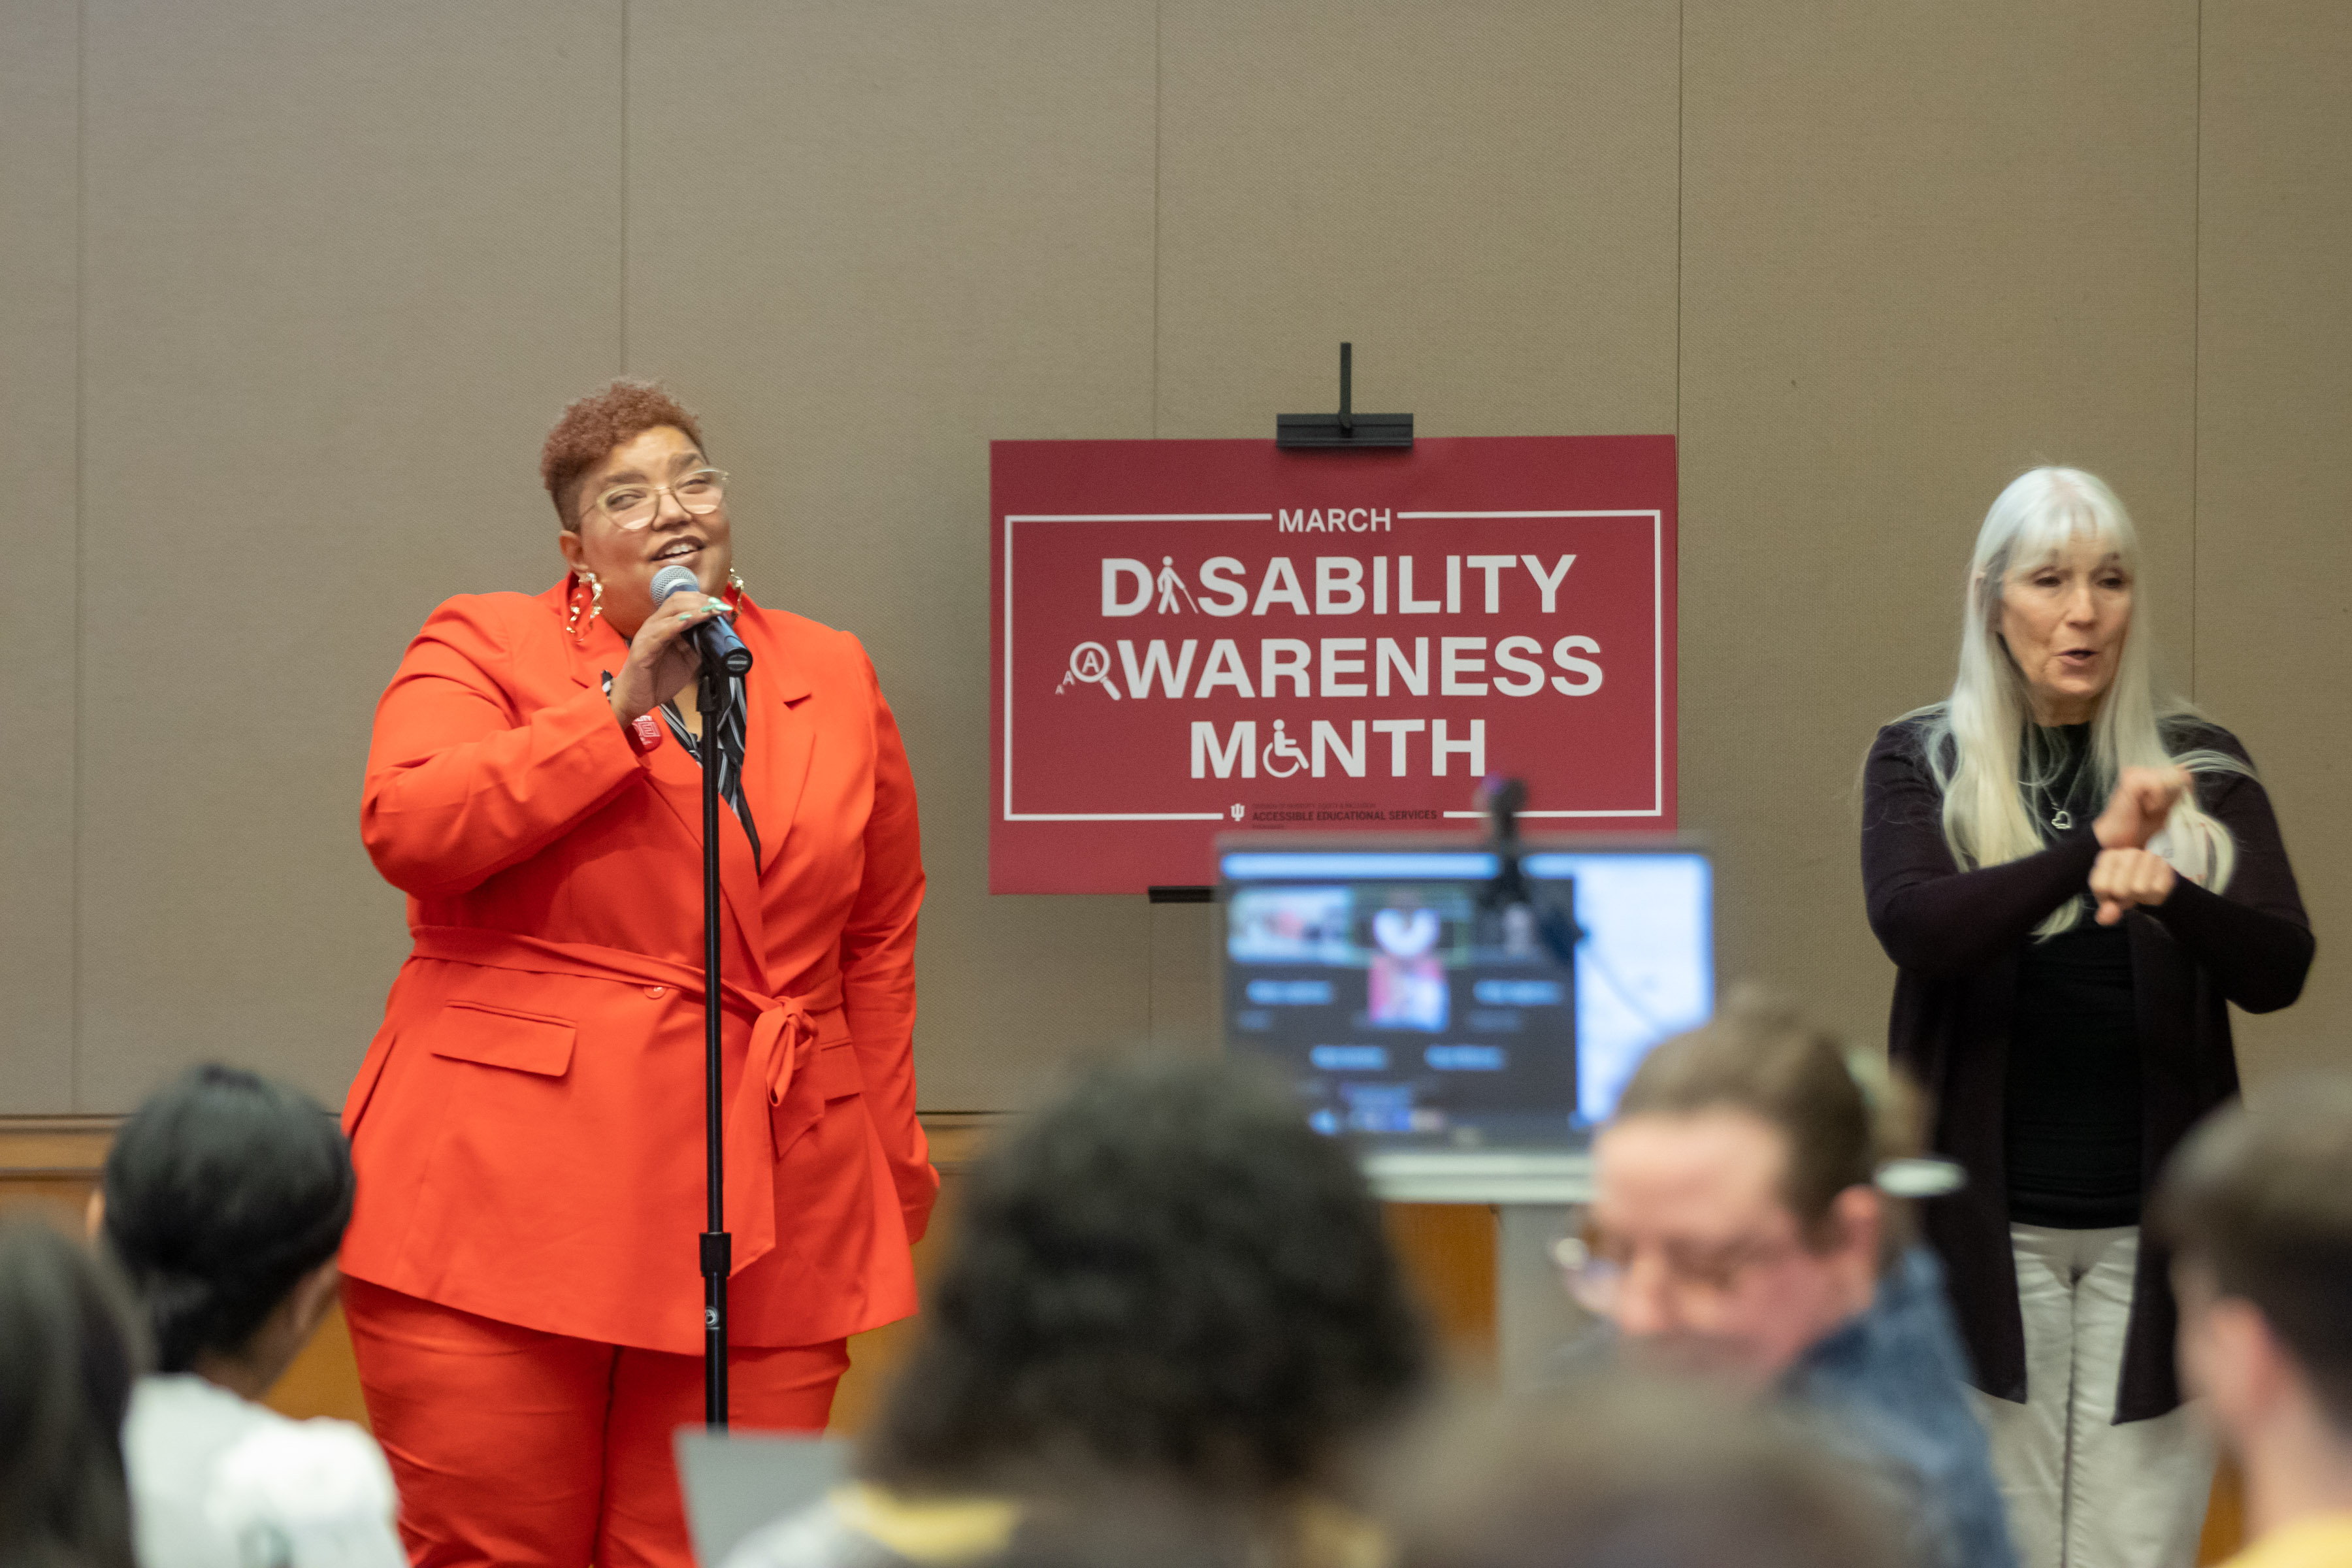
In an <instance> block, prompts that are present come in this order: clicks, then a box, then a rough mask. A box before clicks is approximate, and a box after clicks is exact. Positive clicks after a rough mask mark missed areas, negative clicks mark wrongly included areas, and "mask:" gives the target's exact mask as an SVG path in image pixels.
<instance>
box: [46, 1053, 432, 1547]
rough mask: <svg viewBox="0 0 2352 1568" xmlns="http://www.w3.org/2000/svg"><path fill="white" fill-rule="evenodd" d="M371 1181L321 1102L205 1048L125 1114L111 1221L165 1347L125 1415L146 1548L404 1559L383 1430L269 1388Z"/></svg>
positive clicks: (313, 1315) (114, 1243) (308, 1325)
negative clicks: (301, 1417)
mask: <svg viewBox="0 0 2352 1568" xmlns="http://www.w3.org/2000/svg"><path fill="white" fill-rule="evenodd" d="M356 1187H357V1182H356V1180H355V1178H354V1177H353V1175H352V1155H351V1149H350V1146H349V1145H348V1144H346V1143H345V1142H344V1141H343V1135H342V1132H341V1130H340V1129H338V1128H337V1127H336V1126H335V1121H334V1118H333V1117H332V1116H331V1115H330V1114H329V1113H328V1111H327V1110H326V1109H325V1108H324V1107H323V1106H321V1105H320V1104H319V1103H318V1102H317V1101H315V1100H311V1099H310V1096H308V1095H306V1094H302V1093H300V1092H299V1091H297V1090H295V1089H289V1088H287V1087H285V1086H284V1085H282V1084H276V1083H272V1082H270V1081H269V1080H268V1079H264V1078H260V1077H257V1075H255V1074H253V1073H249V1072H246V1071H243V1070H242V1069H240V1068H229V1067H220V1066H205V1067H198V1068H191V1069H190V1070H189V1071H188V1072H186V1073H184V1074H183V1075H182V1076H181V1077H180V1079H178V1080H177V1081H175V1082H173V1084H171V1085H169V1086H168V1087H166V1088H165V1089H162V1090H161V1091H159V1092H158V1093H156V1094H155V1095H154V1096H153V1097H152V1098H151V1099H149V1100H147V1102H146V1103H145V1104H143V1105H142V1106H141V1107H140V1108H139V1110H138V1111H137V1112H136V1113H135V1114H134V1115H132V1117H131V1120H130V1121H127V1122H125V1123H124V1124H123V1127H122V1131H121V1132H120V1133H118V1134H116V1136H115V1140H114V1147H113V1148H112V1149H110V1150H109V1151H108V1152H107V1156H106V1174H105V1179H104V1182H103V1184H102V1185H101V1186H100V1189H99V1194H98V1197H97V1199H96V1201H95V1203H94V1205H93V1207H94V1209H95V1211H96V1212H95V1217H96V1219H97V1222H98V1224H97V1229H98V1232H99V1235H100V1240H101V1241H102V1243H103V1244H104V1247H105V1250H106V1252H107V1253H108V1255H109V1256H110V1257H111V1258H113V1259H114V1260H115V1262H116V1263H117V1264H118V1265H120V1266H121V1269H122V1272H123V1274H124V1275H125V1276H126V1277H127V1278H128V1279H129V1280H130V1281H131V1288H132V1289H133V1291H134V1292H135V1293H136V1295H137V1297H138V1299H139V1302H140V1305H141V1306H142V1307H143V1308H144V1309H145V1310H146V1318H147V1327H148V1331H149V1332H150V1333H151V1335H152V1338H153V1341H154V1347H155V1373H154V1374H153V1375H152V1376H149V1377H143V1378H142V1379H140V1380H139V1386H138V1389H137V1391H136V1392H135V1393H134V1394H133V1395H132V1397H131V1416H130V1420H129V1422H128V1423H127V1424H126V1425H125V1426H124V1428H123V1448H124V1457H125V1458H126V1460H127V1462H128V1464H129V1467H130V1473H131V1504H132V1514H133V1517H134V1519H135V1521H136V1522H137V1525H138V1545H139V1561H140V1563H141V1568H233V1565H235V1564H239V1563H249V1562H257V1561H259V1562H268V1563H279V1564H283V1565H284V1568H400V1565H401V1564H402V1563H404V1562H406V1560H407V1559H406V1555H405V1553H404V1552H402V1551H401V1546H400V1538H399V1536H398V1535H397V1534H396V1533H395V1532H394V1529H393V1516H394V1513H395V1512H396V1511H397V1510H398V1507H399V1499H398V1497H397V1495H396V1494H395V1493H394V1490H393V1484H392V1474H391V1472H390V1471H389V1470H388V1469H386V1468H385V1466H384V1462H383V1452H382V1451H381V1450H380V1449H378V1448H377V1447H376V1446H375V1443H374V1440H373V1439H372V1438H371V1437H369V1436H368V1435H367V1434H366V1433H365V1432H362V1431H361V1430H360V1429H359V1428H358V1427H357V1426H352V1424H351V1423H349V1422H347V1421H331V1420H325V1419H320V1420H315V1421H290V1420H289V1419H287V1418H286V1417H285V1416H283V1415H278V1414H277V1413H276V1412H274V1411H271V1410H269V1409H267V1408H265V1407H264V1406H263V1405H261V1404H260V1400H261V1398H262V1396H263V1395H264V1394H268V1392H269V1389H270V1386H271V1385H272V1384H275V1383H277V1381H278V1378H279V1377H280V1376H282V1375H283V1374H284V1373H285V1371H286V1369H287V1367H288V1366H289V1365H291V1364H292V1363H293V1361H294V1358H295V1356H297V1355H298V1354H299V1353H300V1352H301V1350H302V1347H303V1346H304V1345H305V1344H307V1343H309V1342H310V1336H311V1335H312V1333H314V1332H315V1331H317V1329H318V1327H319V1324H320V1321H322V1320H324V1318H325V1317H326V1315H327V1312H328V1310H330V1309H331V1307H332V1306H333V1305H334V1300H335V1285H336V1281H337V1279H338V1276H337V1273H336V1270H335V1249H336V1248H337V1247H340V1246H341V1244H342V1239H343V1226H345V1224H346V1223H348V1222H349V1221H350V1219H351V1215H352V1193H353V1191H354V1190H355V1189H356Z"/></svg>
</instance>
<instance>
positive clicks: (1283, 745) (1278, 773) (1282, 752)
mask: <svg viewBox="0 0 2352 1568" xmlns="http://www.w3.org/2000/svg"><path fill="white" fill-rule="evenodd" d="M1277 759H1280V760H1283V761H1286V762H1287V763H1289V764H1290V765H1289V766H1288V767H1286V768H1277V767H1276V766H1275V765H1274V764H1275V763H1276V760H1277ZM1258 765H1259V766H1260V767H1263V768H1264V769H1265V772H1266V776H1267V777H1268V778H1277V779H1286V778H1288V777H1289V776H1290V775H1291V774H1293V773H1297V771H1298V770H1299V769H1301V768H1303V767H1305V766H1306V765H1307V753H1306V752H1302V751H1300V750H1299V749H1298V742H1296V741H1294V740H1292V739H1291V738H1290V736H1289V734H1288V733H1287V732H1286V731H1285V730H1284V729H1283V721H1281V720H1279V719H1276V721H1274V739H1273V740H1271V741H1268V742H1266V743H1265V752H1262V753H1261V754H1260V756H1259V758H1258Z"/></svg>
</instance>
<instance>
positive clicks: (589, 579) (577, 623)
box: [563, 572, 604, 644]
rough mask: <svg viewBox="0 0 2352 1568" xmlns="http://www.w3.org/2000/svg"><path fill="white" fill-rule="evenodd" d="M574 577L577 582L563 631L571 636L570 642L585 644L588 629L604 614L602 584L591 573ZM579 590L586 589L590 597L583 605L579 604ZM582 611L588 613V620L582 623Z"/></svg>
mask: <svg viewBox="0 0 2352 1568" xmlns="http://www.w3.org/2000/svg"><path fill="white" fill-rule="evenodd" d="M574 575H575V576H576V577H577V579H578V582H577V584H576V585H575V586H574V587H573V588H572V614H571V615H570V616H566V617H565V618H564V622H563V629H564V630H566V631H568V632H570V633H571V634H572V641H574V642H576V643H581V644H585V643H586V642H587V640H588V631H589V628H590V627H592V626H594V625H595V624H596V617H597V616H601V615H603V614H604V584H602V583H600V582H598V581H597V580H596V574H594V573H593V572H581V573H577V574H574ZM581 588H586V589H587V590H588V592H589V595H590V597H589V599H588V602H587V603H586V604H585V605H583V604H582V603H581V602H580V589H581ZM583 609H585V610H586V611H587V612H588V618H587V619H586V620H584V621H583V620H582V619H581V618H580V612H581V611H582V610H583Z"/></svg>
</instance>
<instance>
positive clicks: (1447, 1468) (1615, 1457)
mask: <svg viewBox="0 0 2352 1568" xmlns="http://www.w3.org/2000/svg"><path fill="white" fill-rule="evenodd" d="M1416 1459H1417V1462H1416V1464H1415V1466H1414V1468H1413V1470H1412V1472H1411V1473H1410V1474H1409V1475H1408V1477H1407V1479H1406V1480H1405V1481H1404V1483H1403V1486H1402V1490H1403V1491H1404V1493H1405V1500H1404V1501H1403V1503H1402V1507H1401V1509H1400V1510H1399V1512H1400V1514H1401V1516H1402V1517H1401V1520H1400V1523H1399V1529H1400V1533H1401V1536H1402V1540H1401V1542H1400V1548H1401V1551H1400V1564H1401V1568H1724V1565H1725V1564H1728V1563H1737V1564H1739V1565H1740V1568H1897V1565H1898V1564H1901V1563H1905V1562H1906V1558H1905V1556H1904V1549H1903V1548H1902V1547H1901V1545H1900V1544H1899V1542H1900V1539H1901V1538H1900V1536H1899V1535H1898V1534H1897V1533H1896V1531H1895V1527H1894V1523H1893V1521H1891V1520H1889V1519H1888V1518H1887V1517H1886V1514H1885V1510H1884V1508H1883V1506H1882V1500H1881V1499H1880V1498H1879V1497H1878V1496H1877V1495H1876V1494H1875V1493H1874V1492H1872V1491H1871V1490H1870V1489H1869V1487H1868V1485H1867V1484H1866V1483H1865V1481H1864V1479H1863V1478H1861V1477H1860V1476H1858V1475H1856V1474H1855V1473H1853V1472H1852V1471H1851V1470H1849V1469H1848V1468H1846V1467H1844V1466H1843V1465H1841V1464H1839V1463H1837V1462H1836V1461H1834V1460H1832V1458H1829V1457H1827V1456H1826V1455H1823V1454H1822V1453H1820V1452H1817V1451H1816V1450H1814V1449H1812V1448H1811V1447H1807V1446H1805V1445H1804V1444H1803V1443H1801V1441H1800V1440H1799V1439H1798V1437H1797V1436H1795V1435H1794V1434H1793V1433H1791V1432H1790V1431H1789V1430H1787V1429H1785V1428H1783V1427H1780V1426H1775V1425H1772V1424H1770V1423H1769V1421H1768V1418H1767V1417H1766V1416H1765V1415H1764V1414H1763V1413H1762V1412H1761V1411H1759V1410H1757V1409H1754V1408H1738V1407H1732V1406H1728V1405H1725V1404H1723V1403H1722V1402H1721V1401H1720V1400H1719V1399H1717V1398H1712V1397H1709V1396H1707V1395H1706V1394H1702V1393H1700V1392H1698V1391H1696V1390H1694V1389H1692V1388H1691V1387H1689V1386H1688V1385H1685V1384H1656V1383H1653V1382H1650V1381H1647V1380H1643V1379H1632V1378H1603V1379H1597V1380H1593V1381H1591V1382H1587V1383H1581V1384H1576V1385H1574V1386H1573V1387H1571V1388H1570V1389H1568V1390H1564V1391H1560V1392H1558V1393H1553V1394H1546V1395H1544V1396H1542V1397H1541V1398H1538V1399H1533V1400H1528V1401H1524V1402H1515V1403H1513V1404H1509V1405H1498V1406H1491V1407H1488V1408H1486V1409H1483V1410H1480V1411H1477V1412H1475V1413H1473V1414H1471V1415H1467V1416H1465V1417H1458V1418H1456V1419H1455V1420H1454V1421H1453V1422H1452V1423H1450V1424H1448V1425H1447V1426H1445V1427H1444V1428H1441V1429H1440V1430H1439V1431H1438V1432H1437V1433H1435V1434H1434V1435H1433V1439H1432V1440H1431V1441H1430V1442H1428V1443H1427V1444H1426V1445H1425V1446H1424V1447H1422V1448H1421V1449H1420V1451H1419V1452H1418V1454H1417V1456H1416Z"/></svg>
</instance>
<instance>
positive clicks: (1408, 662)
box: [989, 436, 1675, 893]
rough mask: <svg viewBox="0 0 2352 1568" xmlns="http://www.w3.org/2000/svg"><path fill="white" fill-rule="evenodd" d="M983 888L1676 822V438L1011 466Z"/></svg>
mask: <svg viewBox="0 0 2352 1568" xmlns="http://www.w3.org/2000/svg"><path fill="white" fill-rule="evenodd" d="M989 466H990V510H991V513H992V516H991V521H990V542H991V544H992V552H991V560H992V566H991V569H990V576H991V581H992V590H993V591H992V604H993V605H994V612H995V613H994V619H993V623H992V634H991V647H992V654H993V660H992V663H993V666H994V669H995V672H996V675H995V690H994V696H993V700H992V703H991V706H990V733H991V739H992V742H993V747H992V759H993V763H994V766H995V771H996V777H995V778H993V779H992V781H991V783H992V787H991V795H992V809H991V813H990V824H989V889H990V890H991V891H992V892H999V893H1111V892H1138V891H1140V890H1142V889H1145V888H1147V887H1150V886H1153V885H1162V886H1166V885H1199V884H1203V883H1207V882H1211V881H1213V880H1214V879H1215V877H1214V872H1213V866H1212V859H1213V855H1212V841H1213V838H1214V837H1215V836H1216V835H1217V834H1218V833H1220V832H1224V831H1230V830H1233V829H1235V828H1246V827H1278V828H1286V829H1297V828H1301V827H1333V828H1346V829H1350V830H1355V831H1361V830H1363V829H1366V828H1416V829H1421V830H1423V831H1426V830H1427V829H1429V828H1432V827H1443V826H1465V825H1466V824H1467V823H1468V822H1469V821H1473V820H1475V818H1476V816H1477V815H1478V813H1477V811H1476V809H1475V802H1474V792H1475V787H1476V783H1477V780H1478V778H1479V777H1480V775H1481V774H1484V773H1506V774H1511V775H1514V776H1517V777H1519V778H1523V779H1525V780H1526V781H1527V783H1528V797H1529V798H1528V808H1529V809H1528V813H1527V815H1528V817H1530V818H1532V819H1535V823H1534V825H1536V826H1553V827H1567V826H1589V827H1598V828H1650V827H1656V828H1669V827H1672V826H1674V825H1675V793H1674V779H1675V445H1674V437H1671V436H1558V437H1455V438H1441V439H1435V440H1423V441H1419V442H1416V443H1415V444H1414V446H1413V447H1412V449H1411V450H1409V451H1395V452H1286V451H1282V450H1280V449H1278V448H1276V446H1275V445H1274V443H1273V442H1271V441H997V442H993V443H992V444H991V449H990V465H989Z"/></svg>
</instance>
